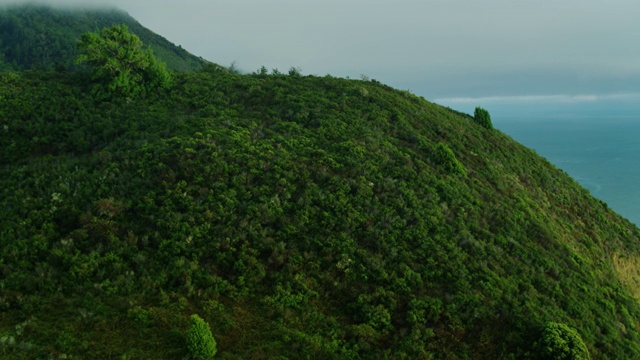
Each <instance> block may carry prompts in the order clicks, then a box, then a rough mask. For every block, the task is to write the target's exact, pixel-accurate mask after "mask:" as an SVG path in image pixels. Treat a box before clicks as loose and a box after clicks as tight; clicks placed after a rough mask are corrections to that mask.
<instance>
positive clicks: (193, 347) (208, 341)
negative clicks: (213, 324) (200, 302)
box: [187, 314, 218, 360]
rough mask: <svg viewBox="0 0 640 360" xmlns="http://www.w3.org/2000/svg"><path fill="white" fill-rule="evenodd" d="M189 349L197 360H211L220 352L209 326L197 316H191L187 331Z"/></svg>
mask: <svg viewBox="0 0 640 360" xmlns="http://www.w3.org/2000/svg"><path fill="white" fill-rule="evenodd" d="M187 347H188V348H189V353H190V354H191V356H193V357H194V358H195V359H203V360H204V359H211V358H213V357H214V356H215V355H216V352H218V349H217V344H216V340H215V339H214V338H213V334H211V329H210V328H209V324H207V322H206V321H204V320H203V319H202V318H201V317H200V316H198V315H196V314H194V315H191V321H190V323H189V329H188V330H187Z"/></svg>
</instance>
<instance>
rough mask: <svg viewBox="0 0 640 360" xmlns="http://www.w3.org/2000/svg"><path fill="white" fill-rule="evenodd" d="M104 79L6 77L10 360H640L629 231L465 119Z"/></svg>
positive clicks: (217, 83)
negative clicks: (114, 84) (145, 87)
mask: <svg viewBox="0 0 640 360" xmlns="http://www.w3.org/2000/svg"><path fill="white" fill-rule="evenodd" d="M92 86H93V84H92V81H91V74H90V73H86V72H67V73H60V72H48V71H23V72H3V73H1V74H0V133H1V136H0V154H2V156H1V157H0V274H1V276H0V289H1V290H2V291H0V357H2V358H3V359H4V358H6V359H34V358H69V357H73V358H88V359H93V358H95V359H100V358H133V359H138V358H153V359H160V358H185V357H189V356H193V355H196V353H201V354H206V356H208V354H210V350H211V348H212V347H211V345H212V344H213V343H214V341H215V344H216V346H215V348H216V349H217V354H216V356H217V357H219V358H222V359H225V358H226V359H231V358H271V357H273V358H275V357H278V358H291V359H298V358H365V359H369V358H397V359H403V358H411V359H413V358H436V359H456V358H470V359H542V358H549V357H550V356H552V357H555V358H562V356H565V355H564V354H566V352H564V350H563V349H569V354H573V355H570V356H583V357H587V356H589V354H590V356H591V357H592V358H594V359H607V358H609V359H619V358H625V359H633V358H639V357H640V345H639V344H640V328H639V327H638V320H637V319H638V318H640V305H639V303H638V300H637V299H636V298H635V297H634V295H636V294H637V293H638V291H637V276H635V277H634V275H633V273H634V272H635V273H637V270H638V264H640V261H638V258H639V256H640V241H639V240H640V230H639V229H638V228H636V227H635V226H633V225H632V224H630V223H629V222H628V221H626V220H624V219H622V218H621V217H620V216H618V215H617V214H615V213H614V212H612V211H611V210H610V209H608V207H607V206H606V205H605V204H603V203H602V202H600V201H598V200H596V199H594V198H593V197H592V196H591V195H590V194H589V193H588V192H587V191H586V190H585V189H584V188H582V187H581V186H579V185H578V184H577V183H576V182H575V181H574V180H572V179H571V178H570V177H569V176H568V175H566V174H565V173H564V172H562V171H560V170H558V169H556V168H555V167H554V166H552V165H551V164H550V163H549V162H547V161H546V160H544V159H543V158H541V157H539V156H537V155H536V154H535V153H534V152H533V151H531V150H529V149H527V148H525V147H523V146H522V145H520V144H518V143H516V142H515V141H513V140H512V139H511V138H509V137H508V136H505V135H504V134H502V133H501V132H500V131H497V130H495V131H487V130H486V129H485V128H484V127H481V126H477V124H476V123H475V121H474V118H472V117H470V116H468V115H465V114H460V113H457V112H454V111H451V110H449V109H446V108H443V107H441V106H438V105H436V104H433V103H430V102H428V101H426V100H424V99H422V98H419V97H416V96H414V95H411V94H410V93H408V92H406V91H398V90H395V89H392V88H390V87H388V86H385V85H382V84H380V83H378V82H376V81H374V80H371V81H355V80H346V79H339V78H333V77H330V76H326V77H315V76H304V75H302V74H300V72H299V71H298V70H296V71H290V74H288V75H285V74H281V73H276V74H273V73H272V74H268V72H267V71H264V70H262V71H258V72H256V73H255V74H248V75H241V74H235V73H233V72H230V71H226V70H224V69H222V68H220V67H218V66H215V65H210V66H207V67H205V68H203V69H202V70H201V71H199V72H192V73H173V84H172V86H171V87H169V88H162V89H158V90H157V91H148V92H147V93H146V95H145V96H139V97H137V98H127V97H118V96H116V97H112V98H106V99H96V97H95V96H94V95H93V94H92V92H91V89H92ZM625 274H627V275H626V276H624V277H623V275H625ZM191 314H198V318H194V317H192V316H191ZM194 319H195V320H194ZM197 319H200V320H197ZM194 324H199V325H194ZM208 324H210V325H211V326H210V328H209V326H208ZM196 329H199V330H196ZM205 329H209V330H210V331H212V334H211V338H209V332H208V331H206V330H205ZM195 334H199V335H195ZM214 337H215V340H213V339H214ZM208 339H210V340H212V341H210V342H209V341H208ZM196 343H198V344H202V345H203V347H202V348H200V349H205V350H202V352H200V350H195V348H194V344H196ZM206 344H209V345H206ZM206 349H209V350H206ZM549 349H550V350H549ZM574 358H577V357H574Z"/></svg>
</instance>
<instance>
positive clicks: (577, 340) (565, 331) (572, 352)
mask: <svg viewBox="0 0 640 360" xmlns="http://www.w3.org/2000/svg"><path fill="white" fill-rule="evenodd" d="M538 350H539V351H540V355H542V356H543V357H544V359H553V360H588V359H590V358H591V357H590V356H589V350H588V349H587V346H586V345H585V344H584V341H582V337H581V336H580V334H578V332H577V331H576V330H575V329H573V328H571V327H569V326H567V325H565V324H561V323H555V322H548V323H546V324H545V326H544V328H543V330H542V339H541V342H540V344H539V349H538Z"/></svg>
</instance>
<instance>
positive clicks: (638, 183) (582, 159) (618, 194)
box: [494, 118, 640, 225]
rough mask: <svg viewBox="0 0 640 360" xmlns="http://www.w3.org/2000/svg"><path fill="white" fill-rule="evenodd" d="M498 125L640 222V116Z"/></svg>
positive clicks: (496, 124) (548, 120) (619, 210)
mask: <svg viewBox="0 0 640 360" xmlns="http://www.w3.org/2000/svg"><path fill="white" fill-rule="evenodd" d="M494 125H495V127H496V128H498V129H500V130H501V131H503V132H504V133H506V134H508V135H510V136H511V137H512V138H514V139H515V140H517V141H519V142H520V143H522V144H524V145H526V146H528V147H529V148H531V149H533V150H535V151H536V152H537V153H538V154H539V155H542V156H544V157H545V158H547V159H548V160H549V161H550V162H551V163H553V164H554V165H556V167H558V168H561V169H563V170H564V171H566V172H567V173H568V174H569V175H571V176H572V177H573V178H574V179H575V180H577V181H578V182H579V183H580V184H581V185H582V186H584V187H585V188H587V189H588V190H589V191H590V192H591V194H592V195H593V196H595V197H597V198H599V199H600V200H602V201H604V202H606V203H607V204H608V205H609V206H610V207H611V208H612V209H613V210H615V211H616V212H617V213H619V214H620V215H622V216H624V217H626V218H627V219H629V220H630V221H631V222H633V223H635V224H636V225H638V224H640V137H639V135H640V118H638V119H625V120H622V119H617V120H609V121H602V120H600V119H589V118H586V119H584V118H583V119H580V118H573V119H566V118H565V119H563V118H560V119H539V118H538V119H529V120H523V121H507V122H498V123H495V124H494Z"/></svg>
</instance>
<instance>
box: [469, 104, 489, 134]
mask: <svg viewBox="0 0 640 360" xmlns="http://www.w3.org/2000/svg"><path fill="white" fill-rule="evenodd" d="M473 120H475V122H476V123H478V125H480V126H482V127H484V128H487V129H493V124H492V123H491V115H489V112H488V111H487V110H485V109H483V108H481V107H477V108H476V110H475V111H474V113H473Z"/></svg>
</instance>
